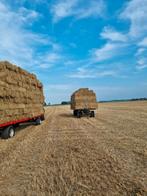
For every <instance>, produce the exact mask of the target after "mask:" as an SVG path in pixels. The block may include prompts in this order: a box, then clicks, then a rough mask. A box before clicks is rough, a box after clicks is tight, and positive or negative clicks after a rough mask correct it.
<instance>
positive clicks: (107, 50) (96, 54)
mask: <svg viewBox="0 0 147 196" xmlns="http://www.w3.org/2000/svg"><path fill="white" fill-rule="evenodd" d="M125 46H126V45H125V44H120V43H113V42H108V43H106V44H105V45H104V46H103V47H101V48H99V49H95V50H93V51H92V55H93V58H94V59H95V61H98V62H100V61H104V60H108V59H110V58H113V57H115V56H118V55H122V54H124V51H123V50H124V48H125Z"/></svg>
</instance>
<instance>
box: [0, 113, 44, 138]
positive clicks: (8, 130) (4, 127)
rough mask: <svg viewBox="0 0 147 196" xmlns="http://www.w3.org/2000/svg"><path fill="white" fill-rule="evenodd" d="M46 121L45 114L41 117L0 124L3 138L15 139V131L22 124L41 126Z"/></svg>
mask: <svg viewBox="0 0 147 196" xmlns="http://www.w3.org/2000/svg"><path fill="white" fill-rule="evenodd" d="M44 119H45V118H44V114H41V115H39V116H34V117H33V118H24V119H20V120H14V121H10V122H6V123H3V124H0V133H1V138H3V139H8V138H11V137H14V135H15V129H16V128H17V127H18V126H19V124H21V123H27V122H35V125H40V124H41V122H42V121H43V120H44ZM0 123H1V122H0Z"/></svg>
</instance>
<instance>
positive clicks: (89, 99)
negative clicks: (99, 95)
mask: <svg viewBox="0 0 147 196" xmlns="http://www.w3.org/2000/svg"><path fill="white" fill-rule="evenodd" d="M97 107H98V104H97V100H96V94H95V93H94V91H93V90H89V89H88V88H80V89H79V90H77V91H75V92H74V93H73V94H72V95H71V110H73V115H74V116H76V117H77V118H81V117H82V116H89V117H95V110H96V109H97Z"/></svg>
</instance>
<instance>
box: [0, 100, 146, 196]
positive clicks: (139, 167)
mask: <svg viewBox="0 0 147 196" xmlns="http://www.w3.org/2000/svg"><path fill="white" fill-rule="evenodd" d="M0 168H1V169H0V195H3V196H4V195H8V196H9V195H12V196H13V195H16V196H21V195H26V196H28V195H30V196H41V195H43V196H48V195H53V196H59V195H60V196H64V195H67V196H71V195H73V196H79V195H84V196H85V195H95V196H98V195H107V196H109V195H110V196H111V195H112V196H113V195H123V196H124V195H130V196H135V195H136V196H140V195H147V190H146V187H147V102H143V101H142V102H139V101H136V102H124V103H101V104H99V109H98V111H97V116H96V118H86V117H83V118H81V119H77V118H74V117H73V116H72V112H71V110H70V107H69V106H58V107H48V108H46V121H44V122H43V124H42V125H40V126H34V125H30V126H23V128H19V129H18V131H17V133H16V136H15V137H14V138H12V139H9V140H2V139H0Z"/></svg>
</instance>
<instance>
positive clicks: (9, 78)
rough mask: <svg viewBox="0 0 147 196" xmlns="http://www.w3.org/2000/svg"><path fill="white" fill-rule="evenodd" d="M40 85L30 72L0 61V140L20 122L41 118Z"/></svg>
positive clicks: (42, 111) (12, 134)
mask: <svg viewBox="0 0 147 196" xmlns="http://www.w3.org/2000/svg"><path fill="white" fill-rule="evenodd" d="M43 104H44V95H43V85H42V83H41V82H40V81H39V80H38V79H37V77H36V76H35V75H34V74H31V73H29V72H27V71H25V70H23V69H22V68H20V67H18V66H16V65H12V64H11V63H9V62H7V61H4V62H0V132H1V137H2V138H4V139H7V138H11V137H13V136H14V135H15V128H16V127H18V125H19V124H21V123H26V122H31V121H32V122H35V124H36V125H39V124H41V121H43V120H44V107H43Z"/></svg>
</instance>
